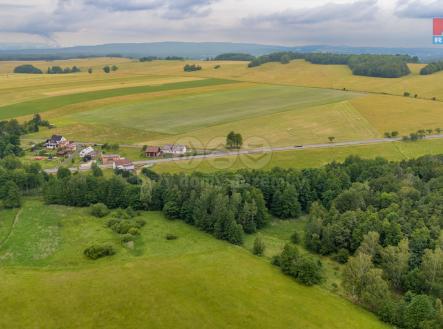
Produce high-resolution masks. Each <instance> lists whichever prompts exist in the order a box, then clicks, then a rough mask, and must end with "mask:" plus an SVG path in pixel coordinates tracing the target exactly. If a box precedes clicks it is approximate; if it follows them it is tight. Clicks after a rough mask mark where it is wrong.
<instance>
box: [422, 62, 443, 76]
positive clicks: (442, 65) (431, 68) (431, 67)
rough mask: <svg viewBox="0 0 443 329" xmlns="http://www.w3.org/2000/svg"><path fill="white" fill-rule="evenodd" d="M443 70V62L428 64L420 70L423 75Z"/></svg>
mask: <svg viewBox="0 0 443 329" xmlns="http://www.w3.org/2000/svg"><path fill="white" fill-rule="evenodd" d="M442 70H443V62H434V63H430V64H428V65H426V66H425V67H424V68H422V69H421V70H420V74H421V75H429V74H434V73H437V72H440V71H442Z"/></svg>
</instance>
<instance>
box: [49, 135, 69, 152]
mask: <svg viewBox="0 0 443 329" xmlns="http://www.w3.org/2000/svg"><path fill="white" fill-rule="evenodd" d="M68 143H69V142H68V140H67V139H66V138H64V137H63V136H61V135H52V137H51V138H50V139H48V140H46V143H45V147H46V148H47V149H50V150H53V149H56V148H59V147H64V146H66V145H67V144H68Z"/></svg>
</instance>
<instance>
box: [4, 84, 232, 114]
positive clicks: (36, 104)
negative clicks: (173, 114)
mask: <svg viewBox="0 0 443 329" xmlns="http://www.w3.org/2000/svg"><path fill="white" fill-rule="evenodd" d="M226 83H231V82H230V81H228V80H219V79H203V80H195V81H188V82H177V83H167V84H162V85H154V86H138V87H125V88H117V89H111V90H100V91H92V92H86V93H79V94H72V95H62V96H55V97H48V98H42V99H36V100H32V101H27V102H22V103H17V104H11V105H7V106H3V107H0V119H8V118H11V117H20V116H25V115H29V114H33V113H44V112H47V111H51V110H54V109H57V108H60V107H63V106H68V105H72V104H76V103H83V102H88V101H94V100H99V99H103V98H112V97H119V96H127V95H136V94H144V93H152V92H159V91H165V90H174V89H187V88H196V87H202V86H209V85H218V84H226Z"/></svg>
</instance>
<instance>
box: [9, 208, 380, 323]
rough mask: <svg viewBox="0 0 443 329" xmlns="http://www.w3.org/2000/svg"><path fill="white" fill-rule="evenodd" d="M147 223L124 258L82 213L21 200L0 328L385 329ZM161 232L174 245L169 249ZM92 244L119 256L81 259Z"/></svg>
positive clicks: (193, 234) (347, 307)
mask: <svg viewBox="0 0 443 329" xmlns="http://www.w3.org/2000/svg"><path fill="white" fill-rule="evenodd" d="M1 213H2V214H3V212H1ZM143 217H144V218H146V220H147V225H146V227H145V228H143V233H142V241H138V242H137V243H138V246H137V247H136V249H135V251H129V250H126V249H125V248H123V247H122V246H121V245H119V243H117V240H118V239H117V237H116V236H115V235H114V234H113V233H111V232H110V231H109V230H108V229H106V228H104V227H103V225H102V224H103V223H102V221H103V220H98V219H95V218H92V217H90V216H89V215H88V214H87V210H86V209H72V208H67V207H57V206H44V205H43V204H42V203H41V202H39V201H37V200H27V202H26V205H25V208H24V209H23V213H22V215H21V216H20V220H19V222H18V223H17V226H16V230H17V232H14V234H13V235H12V236H11V239H10V241H9V243H8V246H7V248H6V246H5V247H3V248H2V250H1V253H2V254H3V255H5V254H6V255H10V256H9V258H8V260H7V261H6V260H4V259H3V260H2V262H3V265H4V266H2V269H1V270H0V274H1V276H2V278H3V280H1V282H0V289H1V291H2V299H1V300H0V307H1V308H2V316H1V317H0V326H1V327H7V328H29V327H39V328H48V329H52V328H54V329H55V328H65V329H70V328H106V329H109V328H143V327H146V326H148V327H149V328H196V327H198V328H240V327H241V328H289V327H294V326H296V327H300V328H308V329H316V328H363V329H365V328H368V329H369V328H370V329H377V328H388V327H387V326H385V325H383V324H382V323H380V322H379V321H377V320H376V319H375V318H374V316H372V315H371V314H369V313H368V312H365V311H363V310H362V309H360V308H358V307H356V306H355V305H352V304H351V303H348V302H347V301H345V300H343V299H341V298H340V297H338V296H335V295H333V294H332V293H330V292H328V291H326V290H324V289H322V288H320V287H314V288H308V287H304V286H301V285H299V284H297V283H296V282H294V281H293V280H292V279H290V278H288V277H286V276H284V275H282V274H281V273H280V272H279V271H278V269H276V268H274V267H272V266H271V265H270V264H269V263H268V262H267V261H266V260H264V259H260V258H258V257H254V256H252V255H251V254H250V253H249V252H248V251H246V250H245V249H243V248H240V247H235V246H232V245H229V244H226V243H224V242H221V241H217V240H215V239H213V238H212V237H210V236H208V235H206V234H204V233H201V232H199V231H197V230H195V229H194V228H193V227H190V226H187V225H186V224H184V223H183V222H179V221H167V220H165V219H164V218H163V217H162V216H161V215H160V214H158V213H144V214H143ZM166 233H173V234H176V235H178V236H179V239H178V240H174V241H167V240H166V239H165V238H164V236H165V234H166ZM27 240H29V241H27ZM94 241H97V242H102V241H106V242H109V243H114V244H115V245H116V247H117V248H118V253H117V255H115V256H113V257H110V258H107V259H101V260H99V261H96V262H93V261H88V260H86V259H85V258H84V257H83V256H82V255H81V251H82V249H83V247H84V246H86V245H88V244H89V243H91V242H94ZM79 253H80V255H79ZM18 310H19V311H18ZM79 314H81V316H79Z"/></svg>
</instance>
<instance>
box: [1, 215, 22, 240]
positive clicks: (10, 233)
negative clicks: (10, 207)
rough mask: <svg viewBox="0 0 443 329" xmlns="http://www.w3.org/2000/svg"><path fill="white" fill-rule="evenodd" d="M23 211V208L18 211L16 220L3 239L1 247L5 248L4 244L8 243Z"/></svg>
mask: <svg viewBox="0 0 443 329" xmlns="http://www.w3.org/2000/svg"><path fill="white" fill-rule="evenodd" d="M22 211H23V208H21V209H20V210H19V211H17V214H16V215H15V217H14V221H13V222H12V225H11V229H10V230H9V233H8V235H7V236H6V237H5V238H4V239H3V241H1V242H0V248H3V246H4V245H5V244H6V242H8V240H9V238H10V237H11V235H12V232H13V231H14V228H15V226H16V224H17V222H18V220H19V218H20V215H21V213H22Z"/></svg>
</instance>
